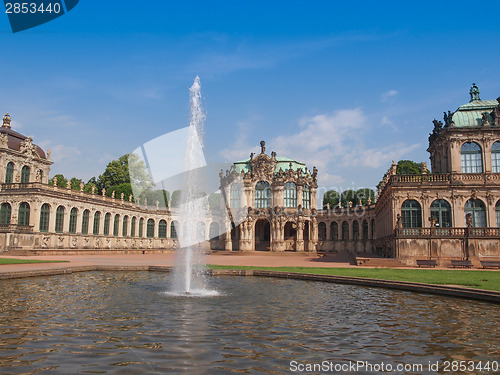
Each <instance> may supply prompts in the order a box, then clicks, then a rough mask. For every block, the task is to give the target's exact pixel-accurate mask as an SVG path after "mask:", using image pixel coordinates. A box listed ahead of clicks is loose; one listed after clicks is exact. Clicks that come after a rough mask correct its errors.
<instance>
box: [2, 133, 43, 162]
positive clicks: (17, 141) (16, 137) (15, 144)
mask: <svg viewBox="0 0 500 375" xmlns="http://www.w3.org/2000/svg"><path fill="white" fill-rule="evenodd" d="M0 133H3V134H7V139H8V143H7V146H8V147H9V148H10V149H11V150H15V151H21V142H22V141H24V140H26V139H28V137H26V136H24V135H22V134H19V133H18V132H16V131H14V130H12V129H11V128H10V127H8V126H2V127H0ZM34 146H35V147H36V153H37V154H38V156H39V157H40V158H42V159H47V156H46V155H45V152H44V151H43V150H42V149H41V148H40V147H39V146H37V145H34Z"/></svg>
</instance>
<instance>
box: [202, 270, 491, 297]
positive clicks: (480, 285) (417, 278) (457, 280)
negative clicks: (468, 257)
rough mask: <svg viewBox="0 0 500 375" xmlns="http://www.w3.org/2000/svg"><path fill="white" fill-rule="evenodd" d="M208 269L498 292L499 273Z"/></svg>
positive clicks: (465, 271) (468, 271) (479, 271)
mask: <svg viewBox="0 0 500 375" xmlns="http://www.w3.org/2000/svg"><path fill="white" fill-rule="evenodd" d="M208 267H209V268H210V269H241V270H243V269H246V270H268V271H284V272H300V273H314V274H318V275H336V276H351V277H366V278H370V279H381V280H397V281H411V282H417V283H426V284H440V285H460V286H465V287H469V288H477V289H487V290H495V291H500V271H496V270H493V271H482V270H477V271H470V270H435V269H398V268H315V267H250V266H216V265H209V266H208Z"/></svg>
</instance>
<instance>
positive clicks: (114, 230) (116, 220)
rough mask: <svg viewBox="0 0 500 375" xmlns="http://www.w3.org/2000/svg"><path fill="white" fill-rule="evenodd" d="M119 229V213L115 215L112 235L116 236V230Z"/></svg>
mask: <svg viewBox="0 0 500 375" xmlns="http://www.w3.org/2000/svg"><path fill="white" fill-rule="evenodd" d="M119 230H120V215H118V214H116V215H115V221H114V223H113V236H118V231H119Z"/></svg>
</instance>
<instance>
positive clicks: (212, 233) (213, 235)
mask: <svg viewBox="0 0 500 375" xmlns="http://www.w3.org/2000/svg"><path fill="white" fill-rule="evenodd" d="M209 237H210V239H211V240H218V239H219V223H217V222H215V221H214V222H212V223H210V230H209Z"/></svg>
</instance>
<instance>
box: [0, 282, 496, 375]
mask: <svg viewBox="0 0 500 375" xmlns="http://www.w3.org/2000/svg"><path fill="white" fill-rule="evenodd" d="M168 277H169V276H168V275H165V274H162V273H147V272H105V273H99V272H93V273H81V274H72V275H64V276H54V277H49V278H30V279H21V280H6V281H1V282H0V298H1V300H2V304H1V306H0V322H1V323H0V324H1V328H0V329H1V332H2V340H1V342H0V373H4V374H13V373H16V374H17V373H26V374H31V373H39V372H41V373H44V372H46V373H61V374H69V373H105V374H144V373H198V374H203V373H207V374H209V373H210V374H211V373H217V374H223V373H238V372H244V373H248V372H254V373H255V372H259V373H283V372H289V364H290V361H291V360H296V361H299V362H301V363H318V362H321V361H324V360H328V361H332V362H334V363H342V362H346V361H358V360H359V361H369V362H374V363H377V362H378V363H379V362H381V361H384V362H386V363H387V362H390V363H394V364H396V363H411V364H413V363H423V364H427V363H428V361H437V360H440V361H443V360H445V359H454V360H461V359H464V360H475V361H480V360H483V361H484V360H495V359H497V357H498V352H499V345H500V329H499V323H500V314H499V313H498V307H497V306H496V305H490V304H486V303H481V302H474V301H466V300H458V299H452V298H444V297H437V296H428V295H419V294H414V293H407V292H400V291H389V290H383V289H375V288H363V287H356V286H349V285H335V284H327V283H318V282H305V281H300V280H281V279H267V278H252V277H246V278H245V277H217V278H213V279H212V280H211V281H212V287H214V288H215V289H217V290H220V291H223V294H222V295H220V296H217V297H211V298H187V297H182V296H170V295H168V294H166V293H165V291H166V290H168V285H169V284H168ZM358 373H360V372H358Z"/></svg>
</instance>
